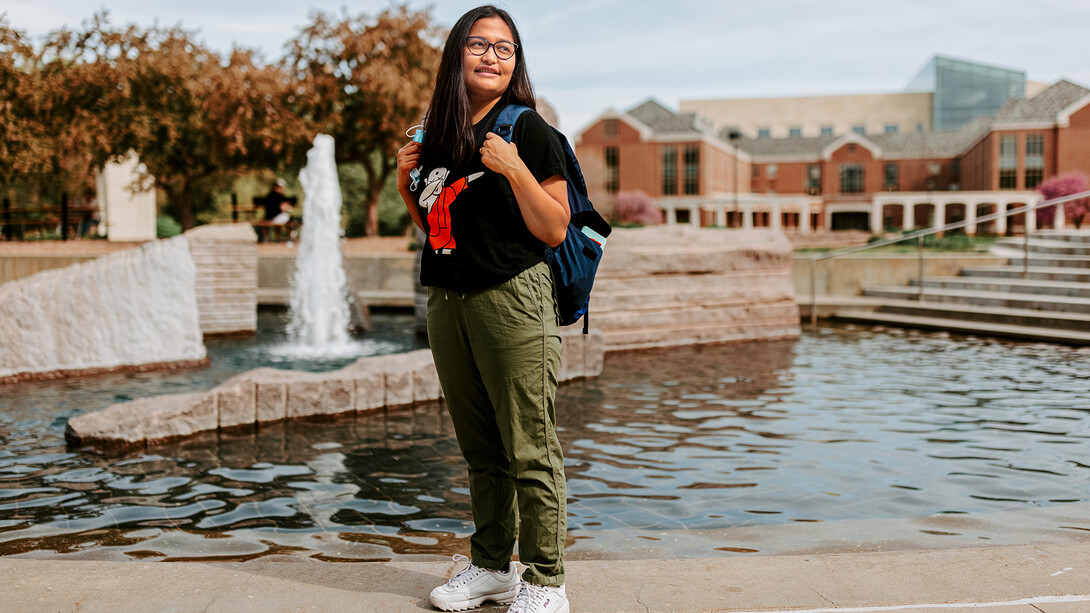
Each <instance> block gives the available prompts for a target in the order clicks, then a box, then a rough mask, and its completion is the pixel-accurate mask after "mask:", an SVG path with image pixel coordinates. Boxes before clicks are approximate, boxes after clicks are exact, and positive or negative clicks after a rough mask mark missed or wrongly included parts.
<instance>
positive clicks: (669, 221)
mask: <svg viewBox="0 0 1090 613" xmlns="http://www.w3.org/2000/svg"><path fill="white" fill-rule="evenodd" d="M659 206H661V207H662V213H663V215H662V216H663V217H665V218H666V225H668V226H674V225H677V208H676V207H674V205H673V204H661V205H659Z"/></svg>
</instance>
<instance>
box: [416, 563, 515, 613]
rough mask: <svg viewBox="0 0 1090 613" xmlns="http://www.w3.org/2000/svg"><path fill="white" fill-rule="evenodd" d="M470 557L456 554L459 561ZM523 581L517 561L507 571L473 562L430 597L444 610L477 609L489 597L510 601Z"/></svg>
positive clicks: (494, 600) (503, 602)
mask: <svg viewBox="0 0 1090 613" xmlns="http://www.w3.org/2000/svg"><path fill="white" fill-rule="evenodd" d="M467 560H469V558H467V557H465V556H463V555H460V554H455V555H454V561H455V562H462V561H467ZM520 582H521V581H520V579H519V575H518V572H517V571H516V570H515V563H514V562H511V564H510V565H509V566H508V567H507V572H503V571H498V570H488V569H487V568H481V567H480V566H477V565H475V564H473V562H470V563H469V564H468V565H466V567H465V568H463V569H462V570H460V571H458V573H457V574H455V575H454V576H453V577H451V579H450V581H447V582H446V583H444V584H443V585H440V586H439V587H437V588H435V589H434V590H432V591H431V596H430V599H431V603H432V604H433V605H435V606H436V607H439V608H440V609H442V610H443V611H465V610H466V609H475V608H477V607H479V606H481V605H482V604H483V603H484V602H485V601H486V600H491V601H492V602H498V603H501V604H506V603H508V602H511V600H512V599H514V597H515V595H516V594H518V590H519V583H520Z"/></svg>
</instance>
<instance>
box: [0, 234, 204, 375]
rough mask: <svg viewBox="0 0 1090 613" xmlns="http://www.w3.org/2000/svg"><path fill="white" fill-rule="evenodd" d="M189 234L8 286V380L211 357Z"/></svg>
mask: <svg viewBox="0 0 1090 613" xmlns="http://www.w3.org/2000/svg"><path fill="white" fill-rule="evenodd" d="M195 277H196V270H195V268H194V266H193V260H192V259H191V257H190V253H189V244H188V241H187V240H186V238H185V237H176V238H173V239H170V240H164V241H156V242H152V243H147V244H145V245H143V246H141V247H138V248H135V249H128V250H125V251H119V252H115V253H111V254H109V255H105V256H102V257H100V258H97V259H95V260H91V261H88V262H83V263H80V264H76V265H73V266H68V267H66V268H58V269H53V270H47V271H44V272H41V273H38V274H35V275H31V276H29V277H26V278H23V279H19V280H17V281H12V282H9V283H5V284H3V285H0V381H14V380H20V379H33V378H53V377H58V376H66V375H73V374H86V373H91V372H102V371H109V370H115V369H120V368H136V369H145V368H149V367H152V366H165V365H186V366H188V365H197V364H203V363H204V362H205V361H206V360H207V356H206V354H205V349H204V343H203V342H202V339H201V336H202V335H201V330H200V327H199V323H198V316H197V296H196V293H195V291H194V283H195Z"/></svg>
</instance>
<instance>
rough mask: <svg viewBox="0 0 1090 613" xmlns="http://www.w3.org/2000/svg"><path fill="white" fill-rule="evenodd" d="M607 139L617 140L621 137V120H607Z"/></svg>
mask: <svg viewBox="0 0 1090 613" xmlns="http://www.w3.org/2000/svg"><path fill="white" fill-rule="evenodd" d="M605 131H606V138H617V137H618V136H620V135H621V120H619V119H607V120H606V125H605Z"/></svg>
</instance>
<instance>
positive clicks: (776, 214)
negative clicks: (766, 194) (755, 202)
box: [771, 202, 783, 230]
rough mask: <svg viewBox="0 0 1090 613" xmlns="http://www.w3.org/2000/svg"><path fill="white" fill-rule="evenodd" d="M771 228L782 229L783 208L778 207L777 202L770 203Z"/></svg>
mask: <svg viewBox="0 0 1090 613" xmlns="http://www.w3.org/2000/svg"><path fill="white" fill-rule="evenodd" d="M771 215H772V220H771V221H772V224H771V225H772V229H773V230H783V210H782V209H780V203H779V202H773V203H772V213H771Z"/></svg>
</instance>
